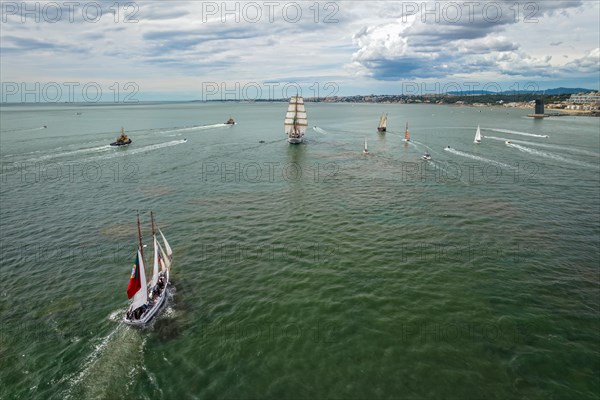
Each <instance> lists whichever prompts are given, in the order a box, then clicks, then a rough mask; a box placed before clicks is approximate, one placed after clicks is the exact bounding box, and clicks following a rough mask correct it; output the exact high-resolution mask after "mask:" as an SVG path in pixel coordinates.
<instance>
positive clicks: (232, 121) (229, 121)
mask: <svg viewBox="0 0 600 400" xmlns="http://www.w3.org/2000/svg"><path fill="white" fill-rule="evenodd" d="M225 125H235V121H234V120H233V118H231V115H230V116H229V119H228V120H227V122H225Z"/></svg>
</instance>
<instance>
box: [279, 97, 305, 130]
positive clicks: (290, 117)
mask: <svg viewBox="0 0 600 400" xmlns="http://www.w3.org/2000/svg"><path fill="white" fill-rule="evenodd" d="M283 124H284V127H285V134H286V135H288V138H292V137H293V138H298V139H299V138H302V136H304V134H305V133H306V129H307V127H308V118H307V116H306V108H305V107H304V99H303V98H302V97H301V96H292V97H291V98H290V103H289V105H288V109H287V112H286V114H285V119H284V122H283Z"/></svg>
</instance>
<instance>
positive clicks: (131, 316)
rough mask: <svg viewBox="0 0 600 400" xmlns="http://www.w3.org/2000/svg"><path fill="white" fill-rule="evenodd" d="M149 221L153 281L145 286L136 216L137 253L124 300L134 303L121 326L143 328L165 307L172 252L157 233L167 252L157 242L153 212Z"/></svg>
mask: <svg viewBox="0 0 600 400" xmlns="http://www.w3.org/2000/svg"><path fill="white" fill-rule="evenodd" d="M150 218H151V220H152V242H153V249H154V264H153V268H152V280H151V281H150V283H149V284H147V283H146V271H145V270H144V246H143V245H142V231H141V228H140V216H139V214H138V217H137V225H138V251H137V256H136V258H135V264H134V265H133V270H132V271H131V277H130V278H129V284H128V285H127V297H128V298H129V299H131V298H133V300H132V302H131V305H130V306H129V308H128V309H127V312H126V313H125V317H123V322H124V323H126V324H128V325H133V326H144V325H146V324H147V323H148V321H150V320H151V319H152V317H154V315H156V313H157V312H158V310H159V309H160V308H161V307H162V305H163V304H164V303H165V300H166V298H167V294H168V291H169V272H170V270H171V264H172V262H173V250H172V249H171V246H169V242H167V239H166V238H165V236H164V235H163V233H162V232H161V230H160V229H159V230H158V232H159V233H160V236H161V238H162V242H163V244H164V245H165V249H166V252H165V251H164V250H163V248H162V246H161V245H160V243H159V242H158V240H157V238H156V230H155V227H154V214H153V213H152V212H151V213H150ZM159 267H160V271H159Z"/></svg>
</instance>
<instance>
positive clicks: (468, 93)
mask: <svg viewBox="0 0 600 400" xmlns="http://www.w3.org/2000/svg"><path fill="white" fill-rule="evenodd" d="M585 92H595V90H592V89H583V88H564V87H559V88H554V89H546V90H518V91H514V90H506V91H504V92H499V93H498V92H490V91H488V90H473V91H465V92H448V94H450V95H454V96H486V95H494V94H497V95H507V94H510V95H514V94H543V95H546V96H549V95H558V94H573V93H585Z"/></svg>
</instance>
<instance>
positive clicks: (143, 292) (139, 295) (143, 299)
mask: <svg viewBox="0 0 600 400" xmlns="http://www.w3.org/2000/svg"><path fill="white" fill-rule="evenodd" d="M138 261H139V263H140V281H141V287H140V290H138V291H137V292H136V293H135V294H134V295H133V301H132V302H131V309H132V310H135V309H137V308H139V307H141V306H143V305H144V304H146V303H147V302H148V288H147V283H146V271H145V270H144V260H143V259H142V254H141V252H140V250H139V249H138Z"/></svg>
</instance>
